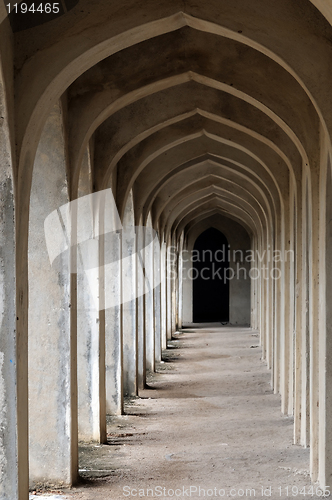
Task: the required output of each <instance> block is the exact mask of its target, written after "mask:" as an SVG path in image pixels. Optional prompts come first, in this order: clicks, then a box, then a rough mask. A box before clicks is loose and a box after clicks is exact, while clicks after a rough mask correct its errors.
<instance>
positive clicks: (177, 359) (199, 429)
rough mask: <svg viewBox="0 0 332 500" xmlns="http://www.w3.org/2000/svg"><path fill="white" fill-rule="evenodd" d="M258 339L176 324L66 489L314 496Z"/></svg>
mask: <svg viewBox="0 0 332 500" xmlns="http://www.w3.org/2000/svg"><path fill="white" fill-rule="evenodd" d="M258 344H259V339H258V335H257V333H256V332H254V331H252V330H250V329H246V328H245V329H243V328H242V329H241V328H230V327H220V326H219V327H216V326H214V325H209V326H207V325H205V326H204V328H200V329H198V328H195V329H194V328H192V329H186V330H185V331H184V332H183V333H180V334H176V335H175V336H174V340H172V341H171V342H170V343H169V349H168V350H167V351H166V352H165V353H164V362H163V363H161V364H160V365H158V367H157V373H156V374H153V375H152V376H151V377H150V378H149V379H148V387H147V389H146V390H144V391H143V392H142V393H141V395H140V396H141V398H140V399H135V400H132V401H130V402H128V404H127V405H126V415H124V416H122V417H116V418H115V417H112V418H110V421H109V428H108V432H109V434H108V445H103V446H101V445H93V444H91V445H86V446H84V447H82V448H81V450H80V474H81V476H82V483H81V484H80V485H79V486H78V487H77V488H74V489H72V490H71V491H70V492H64V493H63V494H64V496H65V498H68V499H70V500H108V499H112V500H113V499H114V500H118V499H123V498H146V497H148V498H161V499H166V498H167V499H168V498H188V497H190V498H214V499H216V498H223V497H224V498H248V497H251V498H253V497H256V498H261V499H262V498H283V499H286V498H289V497H291V498H301V499H309V498H310V499H312V498H319V497H320V492H319V491H318V492H317V493H316V486H311V484H310V477H309V472H308V469H309V450H308V449H302V448H300V447H299V446H295V445H293V444H292V435H293V420H292V418H290V417H285V416H282V415H281V413H280V397H279V396H277V395H275V394H273V393H272V390H271V387H270V384H269V380H270V373H269V372H268V370H267V369H266V366H265V364H264V363H262V362H261V360H260V347H259V345H258Z"/></svg>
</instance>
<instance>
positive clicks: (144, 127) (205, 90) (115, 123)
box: [96, 82, 308, 178]
mask: <svg viewBox="0 0 332 500" xmlns="http://www.w3.org/2000/svg"><path fill="white" fill-rule="evenodd" d="M165 94H166V95H165ZM168 94H170V96H169V95H168ZM222 96H225V97H224V99H222ZM229 97H230V96H229V95H228V94H225V93H224V92H222V93H220V92H219V91H216V90H215V89H213V88H211V87H206V86H204V85H197V84H195V82H189V83H188V84H184V85H179V86H175V87H171V88H170V89H168V90H167V91H162V92H158V93H156V94H153V95H150V96H148V97H145V98H144V99H140V100H139V101H136V102H135V103H133V104H131V105H129V106H127V107H125V108H123V109H121V110H120V111H118V112H117V113H115V114H113V115H112V116H111V117H110V118H108V119H107V120H106V121H105V122H104V123H103V124H102V126H100V127H99V128H98V130H97V133H96V146H97V152H100V153H99V155H98V157H97V159H98V165H100V170H101V171H102V172H103V171H105V172H106V174H105V175H106V178H107V176H108V175H109V173H110V172H111V171H112V170H113V168H114V167H115V166H116V164H117V162H118V161H119V159H120V158H121V156H123V154H124V153H126V152H127V151H128V150H129V149H130V148H131V147H133V146H135V145H136V144H137V143H139V142H141V141H142V140H144V139H146V138H147V137H148V136H150V135H151V134H153V133H155V132H157V131H158V130H160V129H161V128H164V127H167V126H169V125H172V124H173V123H176V122H178V121H181V120H183V119H185V118H187V117H189V116H192V115H193V114H195V113H197V114H200V115H202V116H204V115H205V116H210V117H211V119H214V120H215V121H222V120H225V121H226V120H227V119H228V120H229V119H230V117H233V121H234V123H237V124H238V125H239V126H241V125H242V126H243V127H244V128H246V129H249V130H252V131H253V133H254V132H256V133H259V132H260V135H261V136H263V137H264V136H265V137H266V138H267V139H269V140H270V141H273V142H275V143H276V144H277V145H278V146H279V147H280V149H281V150H283V151H284V152H285V154H287V155H288V156H291V155H294V154H296V153H295V151H294V150H293V151H292V145H291V144H289V142H290V141H291V142H292V143H294V144H295V146H296V147H297V149H298V151H299V152H300V154H301V155H302V158H303V161H304V163H308V159H307V156H306V153H305V151H304V149H303V147H302V145H301V144H300V143H299V141H298V139H297V138H296V136H294V134H292V132H291V131H290V129H289V128H287V127H285V130H286V132H285V131H284V130H283V129H281V127H280V125H279V124H277V123H276V122H275V120H272V119H271V118H270V117H269V116H268V115H267V114H266V113H263V112H262V111H260V110H259V109H258V108H253V107H251V106H249V105H248V103H246V102H245V101H243V100H239V99H235V98H234V99H229ZM220 102H224V103H225V107H224V108H223V106H222V105H221V104H220ZM218 103H219V104H218ZM232 104H233V105H232ZM233 110H234V112H233ZM221 115H224V116H221ZM141 116H144V120H143V121H142V120H141V119H139V118H140V117H141ZM212 117H213V118H212ZM242 117H246V118H242ZM135 118H136V119H135ZM124 124H126V126H125V127H124V126H123V125H124ZM122 130H125V131H126V132H125V133H123V134H122V135H123V136H121V131H122ZM291 136H292V137H291ZM294 141H295V142H294ZM105 143H106V147H103V148H100V147H98V145H100V144H105ZM293 147H294V146H293ZM107 170H109V173H107ZM99 175H100V174H99Z"/></svg>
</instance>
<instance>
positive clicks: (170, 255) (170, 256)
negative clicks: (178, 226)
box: [166, 238, 174, 340]
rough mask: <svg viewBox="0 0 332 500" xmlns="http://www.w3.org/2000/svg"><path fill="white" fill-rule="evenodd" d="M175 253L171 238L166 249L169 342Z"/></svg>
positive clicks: (169, 336) (170, 336)
mask: <svg viewBox="0 0 332 500" xmlns="http://www.w3.org/2000/svg"><path fill="white" fill-rule="evenodd" d="M173 258H174V256H173V252H172V248H171V242H170V238H169V239H168V242H167V247H166V286H167V289H166V307H167V340H170V339H171V338H172V272H173V269H172V268H173V266H172V260H173Z"/></svg>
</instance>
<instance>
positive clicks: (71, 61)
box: [17, 0, 331, 169]
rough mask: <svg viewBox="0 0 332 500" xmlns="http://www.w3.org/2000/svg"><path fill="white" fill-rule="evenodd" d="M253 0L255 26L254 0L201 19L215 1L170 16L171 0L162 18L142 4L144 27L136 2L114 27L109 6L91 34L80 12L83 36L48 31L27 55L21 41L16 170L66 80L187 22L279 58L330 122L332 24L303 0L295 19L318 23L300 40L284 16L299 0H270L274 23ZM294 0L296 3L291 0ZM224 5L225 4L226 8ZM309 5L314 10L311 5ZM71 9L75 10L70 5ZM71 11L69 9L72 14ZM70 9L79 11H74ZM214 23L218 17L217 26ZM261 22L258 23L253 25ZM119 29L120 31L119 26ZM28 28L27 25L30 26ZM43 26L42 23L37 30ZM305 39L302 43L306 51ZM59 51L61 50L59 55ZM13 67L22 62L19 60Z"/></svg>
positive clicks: (30, 152) (25, 163)
mask: <svg viewBox="0 0 332 500" xmlns="http://www.w3.org/2000/svg"><path fill="white" fill-rule="evenodd" d="M258 3H259V8H258V9H257V12H256V13H255V23H252V24H253V25H252V26H251V24H250V23H248V19H250V13H251V12H252V8H253V2H250V9H251V12H248V10H247V8H248V6H246V5H243V9H242V8H237V9H236V12H234V6H232V5H231V2H225V4H224V5H223V8H220V2H219V9H216V8H212V9H211V11H212V12H213V14H214V15H213V16H212V18H211V20H205V19H204V18H206V17H207V16H208V15H209V14H211V11H209V8H208V7H210V4H211V5H213V4H214V2H213V1H212V0H211V2H207V3H206V2H204V4H203V5H202V6H200V7H198V6H197V5H195V6H191V5H190V4H186V9H185V10H186V14H183V13H182V12H180V13H175V14H174V12H173V15H172V14H171V11H172V8H173V9H174V10H178V5H174V4H173V2H172V5H170V6H169V10H168V17H167V18H163V19H162V14H161V11H162V8H161V7H159V8H158V9H152V10H153V11H155V12H154V13H153V14H152V13H151V11H150V12H149V11H147V12H146V17H145V20H146V23H145V24H144V26H143V25H139V22H140V21H139V20H141V19H142V17H141V16H142V11H143V10H144V8H143V9H142V8H141V11H138V12H139V13H137V15H136V16H135V15H132V16H131V15H129V13H128V16H127V19H126V22H125V23H124V22H123V20H122V22H121V23H119V25H118V26H117V25H116V24H114V23H116V19H117V16H116V15H114V16H110V15H109V14H110V13H109V11H108V16H106V18H105V17H104V18H103V23H101V29H100V30H95V27H96V24H95V23H96V18H95V19H94V23H93V27H91V30H92V29H93V30H95V32H96V31H97V32H98V35H97V36H96V34H95V32H94V35H93V36H91V38H90V37H89V36H88V33H89V26H88V25H86V24H84V23H85V22H87V21H86V17H85V18H84V17H83V20H82V24H80V28H81V29H82V32H83V33H84V35H80V33H79V32H78V31H79V29H78V30H76V32H75V34H74V35H72V36H70V35H69V34H68V35H67V36H64V33H63V32H62V33H61V35H62V36H60V37H58V39H57V38H56V37H55V39H54V44H53V45H52V44H51V43H50V41H51V40H52V34H51V33H48V38H47V42H48V47H47V49H46V48H45V47H44V43H43V42H44V40H43V39H42V38H41V39H40V43H39V46H38V40H36V42H35V44H34V45H33V49H32V51H31V50H30V49H28V50H30V53H28V54H27V53H26V51H25V44H24V43H21V44H20V43H18V46H19V47H20V48H21V52H22V54H21V60H22V61H24V60H25V61H26V63H25V65H24V68H23V70H22V71H21V73H20V74H19V77H18V80H19V83H18V88H17V93H18V96H19V109H20V111H22V112H21V113H20V114H21V115H22V117H23V119H22V122H21V123H20V130H19V133H18V135H19V143H18V151H20V152H21V153H22V154H21V161H20V166H19V167H20V169H21V168H24V167H27V166H28V163H29V162H28V157H27V155H30V157H32V158H33V157H34V154H35V149H36V147H37V143H38V140H39V136H40V133H41V130H42V127H43V124H44V123H45V119H46V117H47V115H48V113H49V111H50V109H51V106H52V105H53V103H54V102H55V100H56V98H57V97H58V96H59V95H61V94H62V93H63V92H64V90H65V89H66V88H67V87H68V85H69V84H70V83H71V82H73V81H74V80H75V79H76V78H77V77H78V76H79V74H81V73H82V72H83V71H85V70H86V69H88V68H89V67H91V66H93V65H94V64H96V62H98V61H100V60H101V59H103V58H105V57H107V56H109V55H110V54H111V53H112V52H116V51H118V50H121V49H123V48H124V47H127V46H129V45H131V44H133V43H137V42H138V41H140V40H144V39H147V38H151V37H152V36H155V35H156V34H157V33H158V32H159V33H160V32H168V31H172V30H174V29H178V28H179V27H181V26H185V25H188V24H190V25H191V26H193V27H197V29H199V30H205V31H213V32H217V33H218V34H221V35H223V36H226V37H230V38H234V39H237V40H239V41H241V42H242V43H244V44H248V45H251V46H255V48H256V50H259V51H261V52H264V53H265V54H267V55H268V56H269V57H271V58H272V59H274V60H277V61H278V63H279V64H280V65H281V66H284V67H286V68H287V70H288V71H289V72H291V73H292V74H293V76H294V77H295V78H296V79H297V80H298V82H299V83H300V84H301V85H302V86H303V87H305V88H306V92H307V94H309V95H310V97H311V99H312V102H314V104H315V105H316V100H317V102H318V106H317V105H316V108H317V111H318V112H319V113H320V114H321V116H323V115H324V119H325V120H327V122H328V124H330V123H329V122H330V121H331V116H330V115H331V113H330V115H329V111H327V110H326V108H327V107H326V106H325V103H326V102H327V97H328V91H329V86H328V87H327V82H329V81H330V78H329V75H328V74H326V73H327V72H328V68H330V67H331V64H330V60H331V53H330V51H329V47H328V46H327V44H325V43H324V42H325V39H326V36H324V37H322V33H325V34H326V35H328V33H329V32H330V31H331V27H330V26H329V25H328V23H327V22H326V21H325V19H324V18H323V17H321V18H319V17H318V16H317V15H316V13H317V11H316V10H315V9H314V7H313V6H312V5H311V4H310V3H309V2H303V1H302V3H301V13H302V16H300V18H299V16H297V18H296V21H297V24H301V23H303V24H304V26H303V28H306V30H305V32H307V31H308V19H310V17H312V16H313V15H315V17H316V19H315V21H316V22H315V24H314V26H312V27H311V30H312V33H311V30H310V29H309V33H310V36H307V37H305V38H304V39H303V37H301V36H300V35H299V34H298V33H295V31H296V32H297V30H292V29H288V30H287V28H288V27H289V22H290V21H291V20H292V19H293V18H294V16H295V12H296V5H295V6H294V5H293V2H292V3H291V4H290V3H289V2H285V0H284V1H280V2H277V3H275V14H276V15H277V16H278V17H279V16H280V15H283V16H284V17H283V21H284V22H282V23H275V22H274V21H275V16H271V12H270V13H269V15H267V13H266V12H265V8H266V6H265V5H264V3H262V2H258ZM294 3H295V4H296V1H295V2H294ZM175 4H176V3H175ZM215 7H216V6H215ZM237 7H238V4H237ZM257 7H258V6H257ZM182 8H183V4H182V5H181V8H180V9H179V10H182ZM225 8H226V10H224V9H225ZM104 9H105V5H103V8H102V6H99V12H98V15H100V14H101V12H103V13H104V16H105V12H104ZM310 9H314V12H312V10H310ZM73 11H75V9H73ZM73 11H71V12H70V13H68V16H69V17H70V16H71V14H72V12H73ZM82 12H84V11H82ZM132 12H133V11H131V13H132ZM114 14H115V13H114ZM75 15H77V13H76V12H75ZM98 15H97V17H98ZM153 15H155V16H156V17H159V20H158V21H156V20H154V21H152V19H151V16H153ZM193 16H195V17H193ZM232 16H233V17H232ZM243 16H244V17H243ZM245 16H248V17H245ZM105 19H107V22H105ZM269 19H271V26H270V28H271V29H267V23H268V21H269ZM67 20H68V18H66V21H65V25H66V23H67ZM241 20H242V22H241ZM293 20H295V19H293ZM118 21H119V19H118ZM272 21H273V22H272ZM62 22H63V21H62V18H60V20H59V23H56V26H63V25H62ZM218 22H219V23H220V24H219V25H218ZM135 23H136V26H135ZM260 23H261V29H259V28H258V26H259V25H260ZM74 24H76V23H74ZM124 24H125V26H124ZM221 25H224V26H221ZM239 25H243V26H245V32H246V36H244V35H242V34H241V35H239V34H238V33H237V32H238V26H239ZM67 26H68V25H67ZM120 26H121V28H120ZM83 27H84V29H83ZM121 29H122V30H123V31H122V32H121V33H119V30H120V31H121ZM27 31H28V32H29V30H27ZM42 31H43V30H42V29H41V32H42ZM241 31H242V30H241ZM64 32H66V30H64ZM110 33H112V35H113V37H110V36H109V34H110ZM267 33H268V35H267ZM91 35H92V33H91ZM24 36H28V33H27V34H26V33H25V34H23V40H24ZM80 36H84V39H83V40H82V39H80ZM20 40H22V39H19V42H20ZM111 40H112V43H110V41H111ZM289 44H291V45H292V47H293V50H292V51H289V50H288V47H289ZM303 44H304V45H305V49H306V50H304V45H303ZM27 47H30V44H27ZM59 55H61V57H60V56H59ZM32 56H34V57H32ZM318 56H319V57H318ZM45 65H46V67H45ZM18 67H19V68H20V64H19V62H18ZM41 67H43V69H44V70H45V78H44V79H42V81H41V82H39V81H38V79H36V78H34V75H36V74H38V70H39V69H40V68H41ZM317 74H320V75H321V76H322V77H321V81H322V82H325V83H326V87H327V88H322V87H323V85H322V86H320V88H319V91H318V89H317V87H316V88H315V83H314V79H313V77H312V75H317ZM311 94H312V95H311ZM23 96H24V97H23ZM22 108H23V109H22ZM43 110H44V112H43ZM40 118H41V119H40ZM31 166H32V165H31ZM31 166H30V168H31Z"/></svg>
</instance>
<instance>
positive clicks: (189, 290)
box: [182, 245, 193, 323]
mask: <svg viewBox="0 0 332 500" xmlns="http://www.w3.org/2000/svg"><path fill="white" fill-rule="evenodd" d="M192 266H193V262H192V249H191V248H190V249H188V248H187V245H186V246H185V248H184V250H183V253H182V321H183V322H184V323H191V322H192V320H193V280H192Z"/></svg>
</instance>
